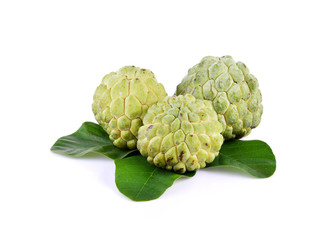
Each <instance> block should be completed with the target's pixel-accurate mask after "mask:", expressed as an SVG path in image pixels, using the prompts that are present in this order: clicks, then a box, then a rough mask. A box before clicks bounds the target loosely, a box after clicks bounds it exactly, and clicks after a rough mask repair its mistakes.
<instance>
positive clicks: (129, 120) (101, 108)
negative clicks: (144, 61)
mask: <svg viewBox="0 0 331 240" xmlns="http://www.w3.org/2000/svg"><path fill="white" fill-rule="evenodd" d="M165 96H167V93H166V91H165V89H164V87H163V85H162V84H161V83H158V82H157V80H156V79H155V76H154V74H153V73H152V72H151V71H149V70H147V69H143V68H138V67H134V66H126V67H123V68H121V69H119V70H118V71H117V72H111V73H109V74H107V75H106V76H104V78H103V79H102V82H101V84H100V85H99V86H98V87H97V89H96V91H95V93H94V96H93V104H92V110H93V113H94V115H95V119H96V120H97V122H98V123H99V124H100V125H101V126H102V127H103V129H104V130H105V131H106V132H107V133H108V134H109V138H110V140H112V141H113V143H114V145H115V146H116V147H118V148H129V149H134V148H136V145H137V137H138V130H139V128H140V126H142V119H143V117H144V116H145V114H146V112H147V109H148V108H149V107H150V106H151V105H153V104H154V103H156V102H157V101H159V100H161V99H163V98H164V97H165Z"/></svg>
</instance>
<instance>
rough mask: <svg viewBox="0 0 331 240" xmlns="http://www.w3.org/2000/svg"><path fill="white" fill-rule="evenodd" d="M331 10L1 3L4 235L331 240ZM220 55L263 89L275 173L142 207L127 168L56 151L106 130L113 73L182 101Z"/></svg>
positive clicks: (202, 186)
mask: <svg viewBox="0 0 331 240" xmlns="http://www.w3.org/2000/svg"><path fill="white" fill-rule="evenodd" d="M328 2H329V1H318V0H315V1H273V2H272V1H207V0H204V1H179V0H177V1H162V2H161V1H0V43H1V44H0V79H1V85H0V100H1V101H0V104H1V108H0V111H1V117H0V129H1V131H0V136H1V137H0V142H1V144H0V149H1V153H0V159H1V160H0V164H1V165H0V239H3V240H11V239H15V240H16V239H36V240H37V239H38V240H39V239H47V240H48V239H65V240H66V239H70V240H72V239H80V240H82V239H98V240H103V239H179V238H185V239H187V238H200V239H227V240H229V239H230V240H231V239H303V238H307V239H319V240H321V239H331V230H330V229H329V227H330V225H331V217H330V216H331V207H330V203H331V197H330V184H331V161H330V160H331V157H330V134H331V132H330V115H331V114H330V91H331V90H330V81H331V79H330V76H331V75H330V69H331V67H330V64H331V62H330V59H331V47H330V42H331V37H330V32H331V31H330V23H331V15H330V5H329V3H328ZM207 55H213V56H223V55H232V56H233V57H234V59H235V60H237V61H239V60H240V61H243V62H244V63H246V65H247V66H248V67H249V68H250V70H251V72H252V73H253V74H254V75H255V76H256V77H257V78H258V79H259V83H260V89H261V91H262V95H263V105H264V114H263V116H262V122H261V124H260V126H259V127H258V128H257V129H254V130H253V131H252V133H251V135H250V136H248V137H246V139H260V140H263V141H265V142H267V143H268V144H269V145H270V146H271V148H272V149H273V151H274V153H275V155H276V159H277V170H276V172H275V174H274V175H273V176H272V177H270V178H267V179H257V178H253V177H251V176H249V175H247V174H245V173H243V172H241V171H239V170H233V169H230V168H216V169H205V170H201V171H199V172H198V173H197V175H196V176H195V177H194V178H192V179H188V178H183V179H179V180H178V181H176V182H175V183H174V185H173V186H172V187H171V188H169V189H168V190H167V191H166V192H165V193H164V195H162V196H161V197H160V198H159V199H157V200H154V201H149V202H134V201H131V200H129V199H128V198H126V197H125V196H124V195H122V194H121V193H120V192H119V191H118V190H117V188H116V185H115V181H114V172H115V166H114V162H113V161H112V160H110V159H106V158H105V157H102V156H101V155H100V156H99V155H96V154H92V155H89V156H88V157H83V158H79V159H77V158H76V159H74V158H69V157H64V156H61V155H58V154H55V153H52V152H51V151H50V150H49V149H50V147H51V146H52V144H53V143H54V142H55V141H56V140H57V138H59V137H61V136H64V135H68V134H70V133H72V132H74V131H75V130H77V129H78V128H79V126H80V125H81V123H83V122H84V121H94V116H93V114H92V111H91V104H92V96H93V93H94V90H95V88H96V87H97V85H98V84H99V83H100V81H101V79H102V77H103V76H104V75H105V74H107V73H108V72H111V71H116V70H117V69H119V68H120V67H122V66H125V65H135V66H139V67H143V68H148V69H151V70H152V71H153V72H154V73H155V75H156V77H157V79H158V81H159V82H161V83H163V84H164V86H165V88H166V90H167V92H168V94H169V95H170V94H173V93H174V92H175V88H176V85H177V84H178V83H179V82H180V81H181V79H182V78H183V77H184V75H185V74H186V73H187V70H188V68H190V67H191V66H193V65H194V64H196V63H198V62H199V61H200V59H201V58H202V57H204V56H207Z"/></svg>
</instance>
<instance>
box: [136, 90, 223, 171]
mask: <svg viewBox="0 0 331 240" xmlns="http://www.w3.org/2000/svg"><path fill="white" fill-rule="evenodd" d="M221 130H222V125H221V124H220V123H219V122H218V121H217V115H216V112H215V111H214V109H213V107H212V105H211V102H210V101H205V100H198V99H195V97H193V96H192V95H190V94H187V95H185V96H177V97H176V96H174V97H166V98H164V99H163V100H162V101H161V102H158V103H156V104H154V105H153V106H151V107H150V108H149V109H148V112H147V114H146V116H145V117H144V125H143V126H142V127H141V128H140V129H139V134H138V144H137V148H138V150H139V151H140V153H141V155H143V156H145V157H147V161H148V162H149V163H151V164H154V165H155V166H157V167H161V168H166V169H167V170H174V171H175V172H178V173H184V172H185V171H186V170H187V171H195V170H198V169H199V168H203V167H205V166H206V163H211V162H212V161H213V160H214V158H215V156H217V155H218V152H219V150H220V148H221V146H222V144H223V137H222V135H221V134H220V132H221Z"/></svg>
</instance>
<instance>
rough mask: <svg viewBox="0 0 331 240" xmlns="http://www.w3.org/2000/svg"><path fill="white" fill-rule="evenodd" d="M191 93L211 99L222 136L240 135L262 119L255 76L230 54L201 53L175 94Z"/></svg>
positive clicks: (260, 98)
mask: <svg viewBox="0 0 331 240" xmlns="http://www.w3.org/2000/svg"><path fill="white" fill-rule="evenodd" d="M187 93H189V94H192V95H193V96H194V97H196V98H198V99H205V100H210V101H212V104H213V107H214V109H215V111H216V112H217V115H218V120H219V122H220V123H221V124H222V129H223V131H222V132H221V133H222V135H223V137H224V138H225V140H227V139H232V138H241V137H243V136H246V135H248V134H249V133H250V132H251V129H253V128H255V127H257V126H258V125H259V123H260V121H261V115H262V112H263V106H262V104H261V101H262V96H261V92H260V89H259V84H258V80H257V79H256V77H254V75H252V74H251V73H250V72H249V70H248V68H247V67H246V65H245V64H244V63H242V62H235V61H234V60H233V58H232V57H231V56H224V57H211V56H208V57H204V58H203V59H202V60H201V62H200V63H198V64H196V65H195V66H193V67H192V68H191V69H189V70H188V74H187V76H185V77H184V79H183V80H182V82H181V83H180V84H179V85H178V86H177V91H176V95H181V94H187Z"/></svg>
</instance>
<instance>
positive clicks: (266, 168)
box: [206, 140, 276, 178]
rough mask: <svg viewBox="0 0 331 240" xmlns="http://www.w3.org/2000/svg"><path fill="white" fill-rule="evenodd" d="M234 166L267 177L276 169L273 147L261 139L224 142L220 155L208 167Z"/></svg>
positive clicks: (254, 174)
mask: <svg viewBox="0 0 331 240" xmlns="http://www.w3.org/2000/svg"><path fill="white" fill-rule="evenodd" d="M217 166H232V167H236V168H240V169H242V170H244V171H246V172H247V173H249V174H251V175H252V176H255V177H259V178H267V177H270V176H272V174H273V173H274V172H275V170H276V158H275V155H274V154H273V152H272V150H271V148H270V147H269V146H268V144H266V143H265V142H262V141H259V140H252V141H241V140H233V141H227V142H224V144H223V146H222V148H221V151H220V153H219V155H218V156H217V157H216V158H215V160H214V161H213V162H212V163H210V164H208V165H207V166H206V168H208V167H217Z"/></svg>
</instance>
